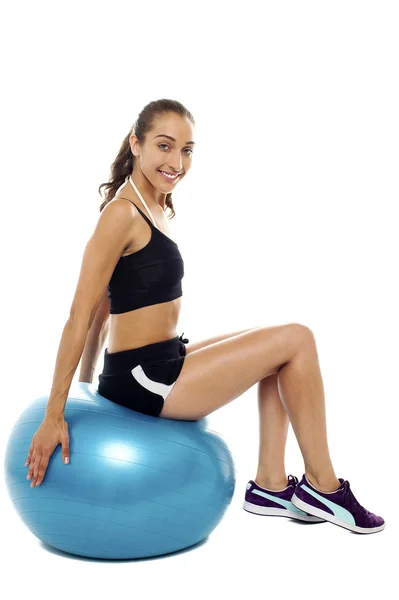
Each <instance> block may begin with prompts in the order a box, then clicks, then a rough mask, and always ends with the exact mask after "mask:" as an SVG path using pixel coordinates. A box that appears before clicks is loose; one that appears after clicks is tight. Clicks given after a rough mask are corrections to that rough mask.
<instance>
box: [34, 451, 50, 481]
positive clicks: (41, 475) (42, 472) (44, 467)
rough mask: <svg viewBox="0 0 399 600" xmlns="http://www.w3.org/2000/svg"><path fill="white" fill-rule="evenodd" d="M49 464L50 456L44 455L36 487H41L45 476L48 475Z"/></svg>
mask: <svg viewBox="0 0 399 600" xmlns="http://www.w3.org/2000/svg"><path fill="white" fill-rule="evenodd" d="M48 462H49V456H45V455H43V457H42V462H41V463H40V467H39V471H38V475H37V481H36V486H38V485H40V484H41V482H42V481H43V479H44V476H45V474H46V470H47V466H48Z"/></svg>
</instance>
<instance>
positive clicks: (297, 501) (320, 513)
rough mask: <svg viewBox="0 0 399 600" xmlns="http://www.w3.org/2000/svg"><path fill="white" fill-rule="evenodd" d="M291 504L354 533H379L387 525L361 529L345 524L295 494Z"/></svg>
mask: <svg viewBox="0 0 399 600" xmlns="http://www.w3.org/2000/svg"><path fill="white" fill-rule="evenodd" d="M291 502H292V504H294V506H296V507H297V508H300V509H301V510H303V511H305V512H309V513H311V514H312V515H315V516H318V517H321V518H323V519H324V520H325V521H330V523H334V525H338V526H339V527H344V528H345V529H349V530H350V531H354V532H356V533H377V531H382V530H383V529H385V525H386V523H384V524H383V525H380V526H379V527H359V526H358V525H350V524H349V523H345V521H341V519H337V517H335V516H334V515H331V514H330V513H327V512H326V511H324V510H321V509H320V508H315V507H314V506H312V505H311V504H308V503H307V502H304V501H303V500H300V498H298V496H295V494H293V496H292V498H291Z"/></svg>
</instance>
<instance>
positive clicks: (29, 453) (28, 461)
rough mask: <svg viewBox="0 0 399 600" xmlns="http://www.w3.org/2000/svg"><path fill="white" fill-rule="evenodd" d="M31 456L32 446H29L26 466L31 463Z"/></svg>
mask: <svg viewBox="0 0 399 600" xmlns="http://www.w3.org/2000/svg"><path fill="white" fill-rule="evenodd" d="M31 456H32V446H31V447H30V448H29V452H28V456H27V458H26V462H25V467H27V466H28V465H29V463H30V459H31Z"/></svg>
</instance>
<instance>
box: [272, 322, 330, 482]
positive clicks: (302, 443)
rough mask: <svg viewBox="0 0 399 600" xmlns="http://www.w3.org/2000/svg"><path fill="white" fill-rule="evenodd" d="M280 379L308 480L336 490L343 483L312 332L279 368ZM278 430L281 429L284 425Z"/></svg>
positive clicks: (278, 377)
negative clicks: (336, 465) (334, 458)
mask: <svg viewBox="0 0 399 600" xmlns="http://www.w3.org/2000/svg"><path fill="white" fill-rule="evenodd" d="M277 380H278V389H279V393H280V398H281V401H282V403H283V406H284V408H285V410H286V412H287V414H288V417H289V419H290V421H291V424H292V428H293V430H294V433H295V435H296V438H297V440H298V444H299V447H300V449H301V452H302V456H303V459H304V463H305V475H306V477H307V478H308V480H309V482H310V483H311V484H312V485H314V486H315V487H316V488H318V489H320V490H322V491H325V492H331V491H333V490H336V489H337V488H338V487H339V486H340V485H341V484H340V482H339V480H338V478H337V477H336V475H335V472H334V468H333V466H332V463H331V458H330V452H329V448H328V442H327V426H326V412H325V399H324V386H323V380H322V376H321V373H320V366H319V358H318V354H317V348H316V342H315V340H314V337H313V334H312V332H311V331H310V330H309V336H308V340H307V341H306V342H304V343H303V344H302V345H301V347H300V349H299V350H298V352H297V353H296V355H295V357H294V358H293V359H292V360H290V361H289V362H287V363H286V364H285V365H283V366H282V367H281V368H280V370H279V372H278V373H277ZM277 427H278V428H280V431H281V430H282V425H281V422H278V424H277ZM280 447H281V441H280ZM280 463H281V458H280Z"/></svg>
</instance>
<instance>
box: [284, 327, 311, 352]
mask: <svg viewBox="0 0 399 600" xmlns="http://www.w3.org/2000/svg"><path fill="white" fill-rule="evenodd" d="M289 327H290V328H291V331H292V335H293V336H294V337H295V340H296V341H297V342H298V344H299V345H300V347H301V348H303V346H305V345H308V344H310V345H311V346H313V347H315V346H316V340H315V337H314V334H313V331H312V330H311V329H310V328H309V327H307V326H306V325H302V324H301V323H291V324H290V325H289Z"/></svg>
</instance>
